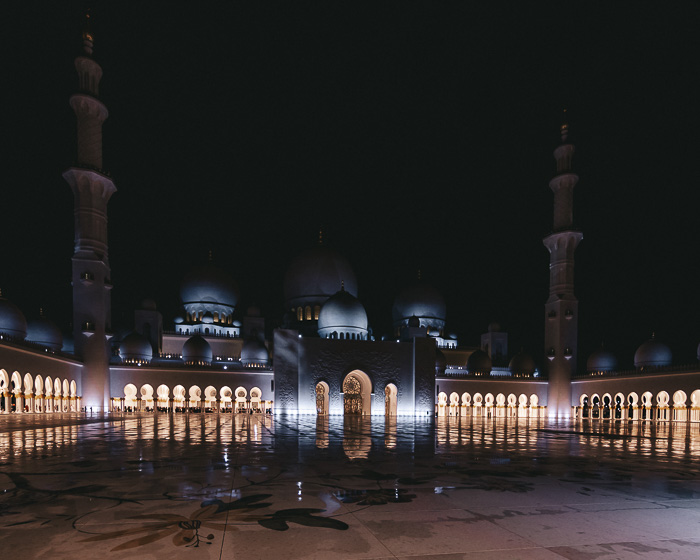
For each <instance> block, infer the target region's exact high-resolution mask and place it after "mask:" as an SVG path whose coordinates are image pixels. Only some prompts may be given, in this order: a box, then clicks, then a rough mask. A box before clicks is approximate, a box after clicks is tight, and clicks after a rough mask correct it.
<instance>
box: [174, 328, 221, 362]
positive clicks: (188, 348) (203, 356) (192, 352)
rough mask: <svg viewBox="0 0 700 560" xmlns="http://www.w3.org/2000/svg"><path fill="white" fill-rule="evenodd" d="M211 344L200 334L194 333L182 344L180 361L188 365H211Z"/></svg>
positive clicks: (212, 355)
mask: <svg viewBox="0 0 700 560" xmlns="http://www.w3.org/2000/svg"><path fill="white" fill-rule="evenodd" d="M213 357H214V354H213V353H212V350H211V346H210V345H209V343H208V342H207V341H206V340H204V337H202V336H201V335H198V334H196V335H194V336H192V337H190V338H188V339H187V342H185V344H183V345H182V361H183V362H185V363H186V364H190V365H211V361H212V359H213Z"/></svg>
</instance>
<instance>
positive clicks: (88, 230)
mask: <svg viewBox="0 0 700 560" xmlns="http://www.w3.org/2000/svg"><path fill="white" fill-rule="evenodd" d="M89 23H90V14H89V13H88V14H87V15H86V21H85V29H84V31H83V54H81V55H80V56H78V57H77V58H76V59H75V69H76V70H77V72H78V78H79V89H78V93H75V94H74V95H72V96H71V97H70V105H71V107H72V108H73V111H74V112H75V116H76V119H77V124H78V126H77V131H78V157H77V160H76V164H75V165H74V166H73V167H71V168H69V169H67V170H66V171H65V172H64V173H63V178H64V179H65V180H66V181H67V182H68V184H69V185H70V186H71V189H72V190H73V197H74V201H75V204H74V216H75V246H74V250H73V258H72V261H73V273H72V285H73V336H74V338H75V353H76V355H78V356H79V357H80V358H82V360H83V374H82V387H81V389H82V395H83V403H84V404H85V405H86V407H87V408H88V409H90V408H92V410H93V411H95V412H98V411H105V410H107V408H108V406H109V398H110V394H109V393H110V391H109V355H110V350H109V344H108V339H109V338H110V336H111V335H110V332H109V331H110V323H111V295H110V290H111V288H112V285H111V280H110V268H109V260H108V257H107V202H108V201H109V198H110V197H111V196H112V194H113V193H114V192H115V191H116V188H115V186H114V182H113V181H112V179H111V178H110V177H109V176H108V175H107V174H106V173H105V171H104V170H103V167H102V123H103V122H104V120H105V119H106V118H107V114H108V113H107V108H106V107H105V105H104V103H102V101H100V100H99V98H98V95H99V89H98V88H99V84H100V78H102V68H101V67H100V65H99V64H98V63H97V62H95V60H94V59H93V58H92V48H93V36H92V33H91V32H90V29H89Z"/></svg>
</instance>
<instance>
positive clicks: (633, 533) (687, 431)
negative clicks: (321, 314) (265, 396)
mask: <svg viewBox="0 0 700 560" xmlns="http://www.w3.org/2000/svg"><path fill="white" fill-rule="evenodd" d="M699 458H700V426H698V425H696V424H680V425H669V424H668V423H658V424H654V423H648V422H647V423H641V422H640V423H619V422H618V423H615V422H612V423H611V422H609V421H597V420H595V421H585V422H583V423H578V424H568V423H561V424H554V423H547V422H546V421H542V420H541V421H536V420H525V419H520V420H513V419H510V420H497V421H494V420H481V419H472V418H461V419H460V418H444V419H430V418H426V419H422V418H419V419H413V418H398V419H391V420H387V421H386V422H385V419H384V418H383V417H374V418H371V419H370V420H360V419H357V418H346V419H343V418H342V417H330V418H328V419H321V418H319V419H317V418H316V417H313V416H300V417H288V416H275V417H274V418H272V417H267V416H257V415H256V416H247V415H236V416H231V415H230V414H207V415H201V414H189V415H187V414H175V415H168V414H156V415H153V414H143V415H136V414H126V415H112V416H99V415H94V416H90V415H87V416H86V415H80V414H55V415H2V416H0V543H2V551H3V556H2V557H3V558H23V559H28V558H51V559H52V560H55V559H60V558H71V559H72V558H85V559H94V558H104V559H121V558H168V559H176V558H236V559H239V558H240V559H246V560H256V559H302V558H303V559H321V558H324V559H328V558H333V559H335V558H340V559H344V558H353V559H354V558H373V559H379V558H410V559H413V560H418V559H427V558H432V559H436V560H437V559H439V560H456V559H474V560H476V559H479V560H487V559H496V558H498V559H510V558H513V559H537V560H548V559H561V558H568V559H586V560H592V559H613V558H634V559H656V558H669V559H674V560H681V559H693V560H695V559H697V558H700V468H699V465H700V461H699Z"/></svg>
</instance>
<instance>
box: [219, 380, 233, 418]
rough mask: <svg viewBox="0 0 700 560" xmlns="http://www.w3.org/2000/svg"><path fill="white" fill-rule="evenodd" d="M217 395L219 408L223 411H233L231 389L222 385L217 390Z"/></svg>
mask: <svg viewBox="0 0 700 560" xmlns="http://www.w3.org/2000/svg"><path fill="white" fill-rule="evenodd" d="M219 396H220V397H221V401H220V402H219V409H221V410H223V411H224V412H233V391H232V390H231V387H229V386H228V385H224V386H223V387H222V388H221V390H220V391H219Z"/></svg>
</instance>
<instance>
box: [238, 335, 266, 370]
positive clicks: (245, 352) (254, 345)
mask: <svg viewBox="0 0 700 560" xmlns="http://www.w3.org/2000/svg"><path fill="white" fill-rule="evenodd" d="M241 363H242V364H243V365H244V366H267V365H268V364H269V363H270V353H269V352H268V351H267V348H266V347H265V345H264V344H263V343H262V342H260V340H258V338H256V337H253V338H249V339H248V340H246V341H244V342H243V348H242V349H241Z"/></svg>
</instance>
